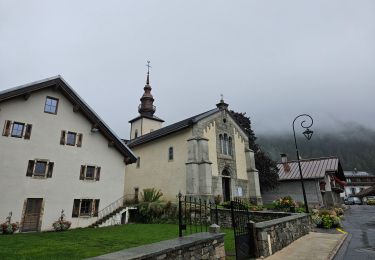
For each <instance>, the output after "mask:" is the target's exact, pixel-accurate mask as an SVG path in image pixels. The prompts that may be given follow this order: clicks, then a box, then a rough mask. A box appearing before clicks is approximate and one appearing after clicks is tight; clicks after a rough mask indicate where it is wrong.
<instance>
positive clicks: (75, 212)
mask: <svg viewBox="0 0 375 260" xmlns="http://www.w3.org/2000/svg"><path fill="white" fill-rule="evenodd" d="M80 202H81V201H80V200H79V199H75V200H74V202H73V210H72V218H78V217H79V209H80Z"/></svg>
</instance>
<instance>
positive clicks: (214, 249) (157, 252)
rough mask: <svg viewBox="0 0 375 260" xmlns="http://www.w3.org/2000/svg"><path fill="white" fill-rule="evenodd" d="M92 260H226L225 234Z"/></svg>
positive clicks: (188, 238)
mask: <svg viewBox="0 0 375 260" xmlns="http://www.w3.org/2000/svg"><path fill="white" fill-rule="evenodd" d="M90 259H95V260H104V259H107V260H109V259H112V260H113V259H137V260H138V259H158V260H161V259H168V260H169V259H171V260H172V259H173V260H174V259H222V260H224V259H225V250H224V234H223V233H208V232H203V233H197V234H193V235H190V236H186V237H180V238H176V239H171V240H165V241H161V242H158V243H153V244H149V245H144V246H139V247H134V248H130V249H126V250H121V251H118V252H114V253H110V254H106V255H102V256H97V257H93V258H90Z"/></svg>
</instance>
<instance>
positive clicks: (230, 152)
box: [228, 137, 233, 155]
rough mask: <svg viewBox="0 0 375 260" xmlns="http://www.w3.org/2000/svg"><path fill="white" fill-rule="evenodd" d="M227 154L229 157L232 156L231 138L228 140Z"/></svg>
mask: <svg viewBox="0 0 375 260" xmlns="http://www.w3.org/2000/svg"><path fill="white" fill-rule="evenodd" d="M228 154H229V155H233V151H232V137H229V138H228Z"/></svg>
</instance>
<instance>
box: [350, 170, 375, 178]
mask: <svg viewBox="0 0 375 260" xmlns="http://www.w3.org/2000/svg"><path fill="white" fill-rule="evenodd" d="M344 175H345V177H375V175H374V174H372V173H370V172H362V171H344Z"/></svg>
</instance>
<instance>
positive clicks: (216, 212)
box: [215, 203, 219, 225]
mask: <svg viewBox="0 0 375 260" xmlns="http://www.w3.org/2000/svg"><path fill="white" fill-rule="evenodd" d="M215 217H216V225H219V212H218V211H217V204H216V203H215Z"/></svg>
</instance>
